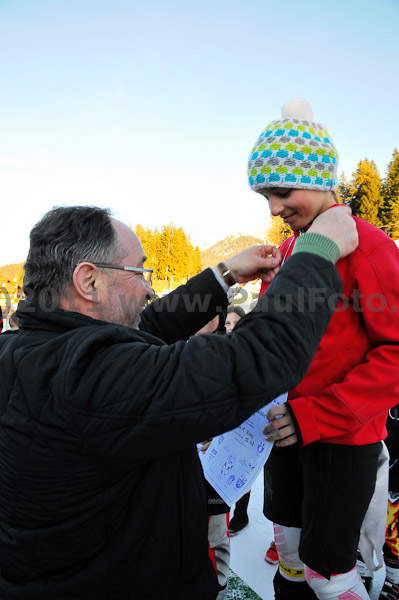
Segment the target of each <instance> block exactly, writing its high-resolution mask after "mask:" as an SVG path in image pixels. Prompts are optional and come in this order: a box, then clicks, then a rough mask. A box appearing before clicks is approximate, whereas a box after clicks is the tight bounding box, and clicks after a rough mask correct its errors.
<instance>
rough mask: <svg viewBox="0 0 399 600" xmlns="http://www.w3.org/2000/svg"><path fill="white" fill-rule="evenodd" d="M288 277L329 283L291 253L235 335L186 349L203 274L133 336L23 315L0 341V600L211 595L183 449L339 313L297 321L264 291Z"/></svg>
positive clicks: (197, 322) (291, 370)
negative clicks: (17, 326)
mask: <svg viewBox="0 0 399 600" xmlns="http://www.w3.org/2000/svg"><path fill="white" fill-rule="evenodd" d="M294 282H296V285H295V284H294ZM296 286H297V287H300V288H302V287H305V288H306V287H309V286H313V287H316V288H325V289H326V291H327V293H328V294H332V293H335V292H337V291H339V289H340V280H339V276H338V274H337V271H336V269H335V267H334V266H333V265H332V264H330V263H328V262H327V261H325V260H324V259H322V258H319V257H317V256H313V255H310V254H307V255H306V260H305V259H304V255H303V254H302V255H300V254H298V255H297V256H294V257H293V258H292V259H291V260H290V261H289V262H288V263H287V265H286V266H284V268H283V269H282V270H281V271H280V273H279V275H278V276H277V277H276V279H275V281H274V283H273V284H272V285H271V286H270V288H269V290H268V292H267V294H266V295H265V296H264V298H263V299H262V301H261V302H260V303H259V305H258V307H257V308H256V309H255V311H254V312H252V313H251V314H250V315H248V316H247V317H244V318H243V319H241V321H240V323H239V324H238V325H237V327H236V328H235V330H234V332H233V333H232V334H230V335H228V336H196V337H192V338H190V339H189V340H188V342H185V341H176V340H184V339H186V338H188V336H189V335H190V334H192V333H194V332H195V331H196V330H198V329H199V328H200V327H201V326H202V325H203V324H204V323H205V322H207V321H208V320H209V319H210V318H211V317H212V316H213V315H214V314H215V312H216V311H217V310H219V308H221V307H224V306H225V305H226V298H225V293H224V292H223V290H222V289H221V287H220V285H219V284H218V283H217V281H216V280H215V278H214V276H213V274H212V273H211V271H209V270H208V271H205V272H204V273H203V274H201V275H199V276H197V277H195V278H193V279H192V280H190V282H189V283H188V285H187V286H184V287H182V288H179V289H178V290H177V291H176V292H173V293H172V294H171V295H169V297H166V298H165V299H162V300H160V301H156V302H153V303H152V304H151V305H150V306H149V307H148V308H147V309H146V310H145V312H144V314H143V318H142V324H141V328H142V330H141V331H140V330H132V329H129V328H127V327H123V326H118V325H113V324H110V323H105V322H101V321H96V320H94V319H91V318H89V317H86V316H83V315H81V314H79V313H74V312H68V311H63V310H60V309H57V310H55V311H53V312H44V311H42V310H41V309H40V308H39V307H38V306H33V305H28V306H25V308H24V309H21V310H19V317H20V326H21V328H20V330H19V331H16V332H7V333H5V334H2V335H1V336H0V418H1V425H0V566H1V577H0V598H1V600H11V599H18V600H23V599H29V600H80V599H81V600H89V599H90V600H91V599H93V600H94V599H95V600H146V599H151V600H188V599H189V600H211V599H213V598H215V597H216V595H217V583H216V576H215V573H214V570H213V567H212V564H211V562H210V560H209V559H208V553H207V518H206V504H205V495H204V489H203V480H202V476H201V470H200V465H199V460H198V457H197V453H196V449H195V446H194V444H195V442H197V441H200V440H203V439H207V438H209V437H212V436H214V435H216V434H219V433H221V432H223V431H226V430H229V429H232V428H233V427H235V426H238V425H239V424H240V423H241V422H242V421H243V420H244V419H245V418H247V417H248V416H249V415H250V414H252V413H253V412H254V411H255V410H257V409H258V408H259V407H260V406H262V405H264V404H265V403H266V402H267V401H269V400H270V399H271V398H273V397H274V396H276V395H277V394H280V393H281V392H283V391H285V390H287V389H290V388H292V387H294V386H295V385H296V384H297V383H298V381H299V380H300V378H301V377H302V376H303V375H304V373H305V371H306V369H307V367H308V365H309V363H310V360H311V358H312V357H313V355H314V353H315V351H316V348H317V346H318V343H319V340H320V338H321V335H322V333H323V331H324V329H325V328H326V326H327V324H328V322H329V320H330V317H331V315H332V312H333V309H334V306H331V303H330V307H328V306H327V303H325V304H321V303H320V304H317V306H316V309H315V311H314V312H311V313H310V314H307V313H305V312H304V311H303V309H302V311H301V310H300V309H299V310H298V309H297V308H296V301H295V294H294V302H293V310H292V311H291V312H281V306H282V304H284V299H283V300H282V299H281V297H280V298H279V300H278V306H277V304H276V305H275V298H274V296H273V293H274V292H275V293H277V294H280V295H281V296H282V297H284V295H285V294H292V293H293V292H295V291H296ZM306 299H307V294H306V293H305V301H304V304H305V306H306ZM195 302H197V306H196V308H193V303H194V304H195ZM171 303H172V305H173V303H175V306H174V307H173V306H172V305H171ZM201 303H203V305H207V307H206V311H205V312H204V306H202V309H203V311H202V312H201V311H200V309H199V306H198V304H201ZM267 303H268V304H269V306H268V309H267V312H266V311H265V307H266V304H267ZM168 306H169V309H170V308H171V306H172V308H174V312H170V310H168ZM155 336H157V337H155ZM161 340H162V341H161ZM165 342H167V343H165ZM264 390H268V391H267V394H265V391H264Z"/></svg>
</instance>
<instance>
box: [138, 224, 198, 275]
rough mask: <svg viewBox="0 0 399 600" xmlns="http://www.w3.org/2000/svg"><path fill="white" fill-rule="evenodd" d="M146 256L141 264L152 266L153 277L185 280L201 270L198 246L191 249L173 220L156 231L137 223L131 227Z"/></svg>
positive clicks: (188, 239)
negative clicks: (133, 227)
mask: <svg viewBox="0 0 399 600" xmlns="http://www.w3.org/2000/svg"><path fill="white" fill-rule="evenodd" d="M135 233H136V235H137V237H138V238H139V239H140V241H141V244H142V246H143V250H144V252H145V254H146V256H147V261H146V264H145V266H146V267H147V268H152V269H154V279H155V280H167V281H169V282H171V283H173V281H175V280H187V279H188V278H189V277H192V276H193V275H196V274H197V273H199V272H200V271H201V256H200V251H199V248H198V247H196V248H194V247H193V245H192V243H191V241H190V238H189V237H187V235H186V234H185V233H184V230H183V228H182V227H176V225H174V224H173V223H169V225H164V226H163V227H162V228H161V229H160V230H158V229H154V230H152V229H150V228H147V227H142V225H137V226H136V229H135Z"/></svg>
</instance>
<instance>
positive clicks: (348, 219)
mask: <svg viewBox="0 0 399 600" xmlns="http://www.w3.org/2000/svg"><path fill="white" fill-rule="evenodd" d="M307 233H320V234H321V235H325V236H326V237H328V238H330V239H332V240H333V241H334V242H335V243H336V244H337V246H338V248H339V251H340V255H341V258H343V257H344V256H347V255H348V254H350V253H351V252H353V251H354V250H356V248H357V246H358V244H359V236H358V233H357V229H356V223H355V220H354V219H352V216H351V209H350V208H349V206H347V205H346V204H341V205H340V206H333V207H331V208H329V209H328V210H326V211H325V212H323V213H322V214H321V215H319V216H318V217H316V219H315V220H314V221H313V223H312V225H311V226H310V227H309V229H308V230H307Z"/></svg>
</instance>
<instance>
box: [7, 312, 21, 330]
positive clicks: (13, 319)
mask: <svg viewBox="0 0 399 600" xmlns="http://www.w3.org/2000/svg"><path fill="white" fill-rule="evenodd" d="M8 322H9V325H10V329H12V330H13V331H15V330H16V329H19V318H18V317H17V313H15V312H13V313H12V314H11V315H10V318H9V321H8Z"/></svg>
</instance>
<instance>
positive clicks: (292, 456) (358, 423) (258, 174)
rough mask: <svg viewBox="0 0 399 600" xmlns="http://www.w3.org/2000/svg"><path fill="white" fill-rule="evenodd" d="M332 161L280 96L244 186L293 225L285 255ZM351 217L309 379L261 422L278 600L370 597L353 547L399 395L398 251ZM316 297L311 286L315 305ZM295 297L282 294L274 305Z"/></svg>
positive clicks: (312, 126)
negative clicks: (346, 250)
mask: <svg viewBox="0 0 399 600" xmlns="http://www.w3.org/2000/svg"><path fill="white" fill-rule="evenodd" d="M337 164H338V155H337V151H336V149H335V147H334V145H333V143H332V141H331V138H330V136H329V134H328V132H327V131H326V129H325V127H324V126H323V125H321V124H319V123H315V122H313V114H312V111H311V109H310V107H309V105H308V104H307V102H305V101H302V100H300V99H294V100H292V101H289V102H287V103H286V104H285V105H284V106H283V116H282V118H281V119H278V120H276V121H272V122H271V123H270V124H269V125H268V127H267V128H266V129H265V130H264V131H263V132H262V134H261V135H260V137H259V138H258V140H257V142H256V144H255V147H254V149H253V150H252V152H251V156H250V159H249V182H250V186H251V188H252V189H253V190H254V191H256V192H258V193H260V194H262V195H263V196H265V198H266V199H267V201H268V203H269V207H270V211H271V213H272V215H275V216H277V215H278V216H280V217H282V218H283V220H284V222H285V223H287V224H288V225H289V226H290V227H291V229H292V230H293V236H292V237H291V238H289V239H288V240H286V241H285V242H284V243H283V244H282V246H281V248H280V249H281V252H282V256H283V261H286V260H289V257H290V255H291V253H292V250H293V248H294V245H295V241H296V239H297V238H298V236H300V235H301V233H303V232H305V231H306V230H307V228H308V227H309V226H310V224H311V223H312V221H313V220H314V219H315V218H316V217H317V215H319V214H320V213H322V212H324V211H325V210H328V209H329V208H330V207H331V206H334V205H335V204H336V203H337V199H336V196H335V192H334V190H335V189H336V186H337ZM354 218H355V220H356V225H357V229H358V233H359V247H358V248H357V250H356V251H355V252H354V253H353V254H351V255H350V256H348V257H346V258H344V259H342V260H339V261H338V262H337V269H338V271H339V272H340V275H341V277H342V281H343V284H344V292H343V295H342V298H341V300H340V302H339V305H338V307H337V309H336V311H335V313H334V316H333V318H332V320H331V323H330V325H329V327H328V329H327V331H326V333H325V335H324V337H323V339H322V341H321V343H320V346H319V349H318V351H317V353H316V356H315V358H314V360H313V363H312V365H311V366H310V368H309V370H308V372H307V374H306V376H305V377H304V379H303V380H302V382H301V383H300V384H299V385H298V386H297V387H296V388H295V389H293V390H292V391H291V392H290V393H289V395H288V401H287V403H286V404H284V405H282V408H281V407H273V408H272V409H271V411H269V414H268V418H270V419H271V420H272V422H271V423H270V425H269V426H267V427H266V428H265V433H266V435H267V439H269V440H272V441H273V440H274V441H275V442H276V443H275V446H274V448H273V451H272V453H271V456H270V458H269V460H268V462H267V464H266V467H265V502H264V514H265V516H266V517H267V518H268V519H270V520H271V521H273V522H274V524H275V540H276V545H277V550H278V554H279V557H280V567H279V570H278V571H277V574H276V577H275V581H274V586H275V593H276V596H275V597H276V598H279V599H284V600H288V599H291V598H292V599H293V600H300V599H305V598H306V599H307V598H315V597H317V598H320V599H326V600H327V599H328V600H334V599H337V598H339V599H342V600H344V599H345V600H346V599H349V598H351V599H355V598H356V599H359V598H364V599H367V598H368V595H367V592H366V590H365V588H364V586H363V584H362V582H361V580H360V577H359V575H358V572H357V570H356V553H357V546H358V542H359V533H360V527H361V525H362V522H363V519H364V516H365V514H366V511H367V509H368V506H369V502H370V500H371V498H372V496H373V492H374V488H375V482H376V472H377V463H378V460H379V457H380V455H381V454H382V443H381V440H383V439H384V438H385V436H386V429H385V421H386V417H387V410H388V408H390V407H392V406H394V405H395V404H396V403H397V402H398V396H399V251H398V249H397V247H396V246H395V244H394V243H393V241H392V240H391V239H390V238H389V237H388V236H387V235H385V233H383V232H382V231H380V230H379V229H377V228H376V227H374V226H373V225H370V224H369V223H367V222H366V221H363V220H362V219H359V218H356V217H354ZM266 287H267V286H266V285H263V287H262V289H261V293H262V292H263V291H264V290H265V289H266ZM321 295H323V290H320V289H315V290H314V294H313V299H312V301H313V302H314V303H317V301H318V299H320V296H321ZM292 301H293V299H292V298H288V297H284V298H282V299H281V310H282V311H289V310H290V302H292ZM277 415H279V416H280V415H281V417H280V418H279V419H276V416H277ZM306 582H307V583H306Z"/></svg>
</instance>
